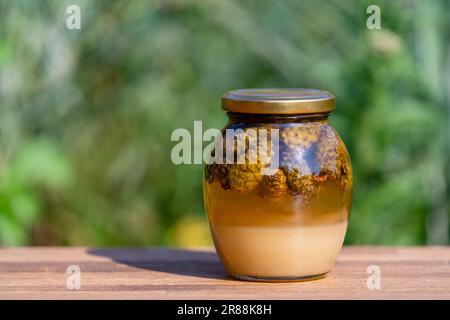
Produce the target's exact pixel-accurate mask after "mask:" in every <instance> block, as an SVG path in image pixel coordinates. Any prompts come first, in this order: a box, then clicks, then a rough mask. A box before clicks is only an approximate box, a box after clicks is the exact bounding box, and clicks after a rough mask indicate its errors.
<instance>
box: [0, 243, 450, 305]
mask: <svg viewBox="0 0 450 320" xmlns="http://www.w3.org/2000/svg"><path fill="white" fill-rule="evenodd" d="M70 265H77V266H79V268H80V270H81V274H80V278H79V279H80V284H81V287H80V289H76V288H75V289H68V287H67V280H68V277H69V275H68V274H67V273H66V271H67V268H68V267H69V266H70ZM371 265H375V266H378V267H379V268H380V271H381V278H380V279H381V281H380V284H381V288H380V289H379V290H378V289H372V290H370V289H368V287H367V279H368V277H369V276H370V275H371V274H368V273H367V271H368V270H367V268H368V267H369V266H371ZM375 268H376V267H375ZM369 271H370V270H369ZM74 276H75V277H76V276H77V274H75V275H74V274H72V275H71V276H70V277H71V278H70V279H71V280H74V279H75V282H73V281H69V287H74V285H75V287H76V278H73V277H74ZM370 283H373V282H370ZM17 298H19V299H22V298H24V299H392V298H394V299H411V298H412V299H450V247H345V248H344V249H343V251H342V253H341V255H340V256H339V258H338V260H337V263H336V265H335V267H334V269H333V270H332V272H331V273H330V274H329V275H328V276H327V277H326V278H323V279H320V280H315V281H307V282H296V283H252V282H243V281H236V280H232V279H230V278H228V277H227V276H226V274H225V272H224V270H223V267H222V266H221V264H220V262H219V260H218V258H217V256H216V254H215V252H214V251H213V250H211V249H167V248H149V249H90V248H65V247H59V248H53V247H45V248H43V247H40V248H3V249H0V299H17Z"/></svg>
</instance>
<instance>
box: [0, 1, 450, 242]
mask: <svg viewBox="0 0 450 320" xmlns="http://www.w3.org/2000/svg"><path fill="white" fill-rule="evenodd" d="M69 4H78V5H79V6H80V7H81V12H82V29H81V30H68V29H67V28H66V26H65V20H66V17H67V15H66V12H65V10H66V8H67V6H68V5H69ZM369 4H378V5H379V6H380V8H381V17H382V29H381V30H369V29H367V28H366V19H367V17H368V14H367V13H366V8H367V7H368V5H369ZM449 39H450V1H440V0H433V1H412V0H411V1H410V0H395V1H359V0H348V1H338V0H334V1H325V0H321V1H313V0H308V1H298V0H283V1H276V0H272V1H268V0H263V1H262V0H258V1H256V0H248V1H237V0H224V1H194V0H191V1H187V0H186V1H182V0H167V1H164V0H159V1H155V0H153V1H144V0H137V1H106V0H105V1H100V0H95V1H87V0H86V1H81V0H80V1H78V0H74V1H61V0H53V1H52V0H39V1H38V0H36V1H32V0H29V1H8V0H0V244H2V245H50V244H52V245H167V244H170V245H205V244H206V245H208V244H210V240H209V234H208V227H207V223H206V217H205V215H204V209H203V203H202V190H201V177H202V167H201V166H200V165H190V166H187V165H183V166H176V165H174V164H172V163H171V161H170V151H171V148H172V147H173V145H174V143H173V142H171V141H170V135H171V132H172V131H173V130H174V129H175V128H187V129H189V130H192V126H193V121H194V120H202V121H203V126H204V128H210V127H216V128H221V127H222V126H223V125H224V123H225V122H226V116H225V115H224V113H223V112H222V111H221V110H220V96H221V94H223V93H224V92H226V91H228V90H230V89H236V88H246V87H274V86H276V87H312V88H321V89H325V90H329V91H331V92H333V93H334V94H335V95H336V97H337V102H338V107H337V110H336V111H335V112H334V113H333V115H332V117H331V120H330V121H331V122H332V124H333V125H334V126H335V127H336V129H337V130H338V131H339V132H340V134H341V136H342V137H343V139H344V141H345V142H346V144H347V146H348V149H349V151H350V154H351V157H352V162H353V169H354V173H355V190H354V202H353V211H352V217H351V221H350V228H349V232H348V235H347V239H346V242H347V243H352V244H427V243H448V241H449V240H448V239H449V207H450V202H449V198H450V197H449V195H450V192H449V186H448V184H449V182H450V176H449V160H450V159H449V148H450V137H449V136H450V130H449V126H448V123H449V119H450V112H449V110H450V41H449Z"/></svg>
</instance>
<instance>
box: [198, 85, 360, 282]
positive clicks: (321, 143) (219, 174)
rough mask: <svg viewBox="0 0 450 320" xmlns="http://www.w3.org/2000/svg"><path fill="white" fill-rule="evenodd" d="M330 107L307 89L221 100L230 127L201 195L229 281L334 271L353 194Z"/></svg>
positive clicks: (330, 100)
mask: <svg viewBox="0 0 450 320" xmlns="http://www.w3.org/2000/svg"><path fill="white" fill-rule="evenodd" d="M334 107H335V99H334V96H333V95H331V94H330V93H328V92H326V91H321V90H313V89H242V90H235V91H230V92H228V93H226V94H225V95H224V96H223V97H222V108H223V109H224V110H225V111H226V112H227V114H228V117H229V122H228V123H227V125H226V126H225V128H224V129H223V130H222V137H220V136H219V137H218V138H217V139H216V145H215V148H214V150H213V151H212V152H211V159H212V160H211V161H210V162H209V163H208V164H207V165H206V166H205V172H204V179H203V180H204V181H203V190H204V202H205V207H206V211H207V214H208V220H209V224H210V229H211V234H212V238H213V241H214V245H215V247H216V250H217V253H218V255H219V257H220V259H221V261H222V263H223V264H224V266H225V268H226V270H227V272H228V273H229V274H230V275H231V276H232V277H234V278H238V279H242V280H254V281H289V280H304V279H315V278H320V277H323V276H324V275H325V274H326V273H328V272H329V271H330V270H331V268H332V266H333V265H334V262H335V260H336V257H337V255H338V254H339V252H340V250H341V248H342V244H343V241H344V237H345V233H346V230H347V222H348V219H349V216H350V210H351V198H352V170H351V164H350V158H349V155H348V153H347V150H346V147H345V145H344V143H343V142H342V140H341V138H340V137H339V135H338V133H337V132H336V131H335V130H334V129H333V128H332V127H331V125H330V124H329V123H328V116H329V115H330V113H331V111H332V110H333V109H334ZM255 141H256V142H255Z"/></svg>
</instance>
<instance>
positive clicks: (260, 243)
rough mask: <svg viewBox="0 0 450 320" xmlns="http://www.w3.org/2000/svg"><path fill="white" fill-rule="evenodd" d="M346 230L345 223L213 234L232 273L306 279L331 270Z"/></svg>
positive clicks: (238, 228) (227, 230) (217, 229)
mask: <svg viewBox="0 0 450 320" xmlns="http://www.w3.org/2000/svg"><path fill="white" fill-rule="evenodd" d="M346 229H347V222H346V221H345V222H339V223H334V224H326V225H311V226H308V225H306V226H294V227H265V226H256V227H251V226H214V227H213V228H212V232H213V236H214V241H215V242H216V248H217V250H218V251H219V254H220V255H221V258H222V260H223V262H224V263H225V265H226V266H227V268H228V271H229V272H231V273H234V274H240V275H247V276H256V277H304V276H311V275H318V274H322V273H326V272H328V271H330V270H331V268H332V267H333V264H334V262H335V259H336V257H337V255H338V254H339V252H340V250H341V248H342V243H343V241H344V237H345V232H346Z"/></svg>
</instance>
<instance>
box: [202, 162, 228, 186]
mask: <svg viewBox="0 0 450 320" xmlns="http://www.w3.org/2000/svg"><path fill="white" fill-rule="evenodd" d="M205 177H206V181H207V182H208V183H213V182H216V181H218V182H219V183H220V185H221V186H222V188H223V189H225V190H228V189H230V179H229V177H228V168H227V165H226V164H217V163H212V164H209V165H206V168H205Z"/></svg>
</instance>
